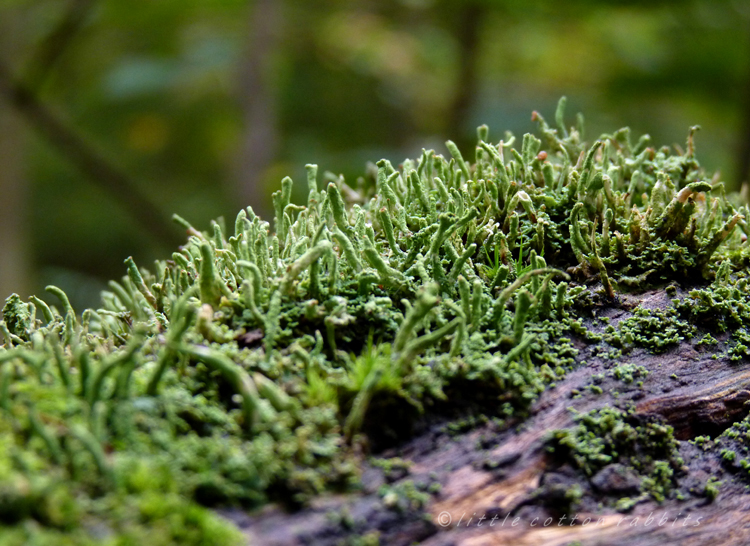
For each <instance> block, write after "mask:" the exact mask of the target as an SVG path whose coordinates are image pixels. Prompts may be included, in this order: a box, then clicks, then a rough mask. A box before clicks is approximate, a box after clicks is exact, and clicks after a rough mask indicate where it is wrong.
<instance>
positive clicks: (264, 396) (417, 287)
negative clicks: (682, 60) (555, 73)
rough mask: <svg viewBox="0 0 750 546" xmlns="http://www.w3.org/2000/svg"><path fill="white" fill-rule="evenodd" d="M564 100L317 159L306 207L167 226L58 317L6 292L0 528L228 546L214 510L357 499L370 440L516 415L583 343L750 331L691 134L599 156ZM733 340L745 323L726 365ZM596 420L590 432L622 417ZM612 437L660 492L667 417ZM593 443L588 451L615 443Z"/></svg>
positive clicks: (617, 140)
mask: <svg viewBox="0 0 750 546" xmlns="http://www.w3.org/2000/svg"><path fill="white" fill-rule="evenodd" d="M564 104H565V101H564V100H562V101H561V102H560V105H559V107H558V111H557V113H556V116H555V119H556V121H557V128H556V129H553V128H551V127H550V126H549V125H548V124H547V123H546V121H545V120H544V119H543V118H542V117H541V116H540V115H539V114H536V113H535V114H534V116H533V118H534V119H535V120H536V121H537V122H538V124H539V133H538V135H539V137H541V138H538V137H537V136H534V135H531V134H527V135H524V137H523V139H521V140H520V141H517V140H516V139H515V137H513V136H512V135H508V136H506V137H505V139H504V140H502V141H500V142H499V143H491V142H490V141H489V140H488V129H487V128H486V127H485V126H483V127H480V129H479V131H478V136H479V142H478V143H477V146H476V148H475V149H474V150H473V156H474V157H473V159H474V162H473V163H471V162H469V161H467V160H466V159H465V158H464V157H463V156H462V154H461V152H460V151H459V149H458V148H457V146H456V145H455V144H453V143H452V142H448V143H447V148H448V150H449V152H450V156H449V157H443V156H441V155H439V154H436V153H435V152H433V151H424V152H423V154H422V156H421V158H419V159H418V160H405V161H404V162H403V163H402V164H401V165H399V166H398V168H396V167H394V166H393V165H392V164H391V163H390V162H389V161H387V160H381V161H380V162H378V163H377V166H371V168H369V169H368V171H367V173H366V176H364V177H362V178H359V179H358V180H357V182H356V184H353V185H348V184H347V183H346V181H345V180H344V179H343V177H335V176H330V175H326V176H325V177H324V179H325V182H326V183H325V185H324V187H323V188H321V187H320V184H319V180H318V174H317V167H316V166H314V165H308V167H307V175H308V176H307V189H308V191H307V194H308V197H307V200H306V201H305V202H304V203H301V204H297V203H292V202H291V197H292V195H293V191H292V188H293V182H292V180H291V179H289V178H285V179H284V180H283V181H282V183H281V190H280V191H278V192H276V193H275V194H274V196H273V202H274V210H275V216H274V218H273V219H272V223H269V222H267V221H264V220H262V219H261V218H259V217H258V216H256V215H255V214H254V212H253V211H252V209H251V208H249V207H248V208H247V209H246V210H242V211H240V213H239V214H238V215H237V218H236V220H235V223H234V229H233V230H232V231H230V230H228V229H227V228H226V226H225V225H224V223H223V222H215V223H213V224H212V226H211V229H210V230H208V231H206V232H202V231H199V230H198V229H195V228H194V227H193V226H191V225H190V224H189V223H188V222H187V221H186V220H184V219H182V218H180V217H175V220H176V221H177V223H178V224H180V225H181V226H182V227H183V228H184V229H185V232H186V235H187V241H186V243H185V244H184V245H183V246H182V247H181V248H180V249H179V251H177V252H175V253H173V254H172V256H171V259H168V260H166V261H158V262H156V263H155V265H154V267H153V268H151V269H150V270H146V269H143V268H141V267H139V266H138V265H137V264H136V263H135V261H134V260H132V259H130V258H128V259H127V260H126V261H125V264H126V267H125V271H126V274H125V275H124V276H123V278H122V279H121V280H119V281H112V282H110V283H109V289H108V290H106V291H105V292H103V293H102V306H101V308H99V309H87V310H84V311H83V312H82V313H81V314H78V313H77V311H76V310H74V309H73V308H72V306H71V305H70V302H69V301H68V298H67V296H66V295H65V293H64V292H63V291H62V290H60V289H59V288H56V287H49V288H48V290H49V292H50V294H51V295H52V296H54V297H55V298H57V300H59V304H58V305H53V306H50V305H48V304H47V303H45V302H44V301H42V300H41V299H39V298H36V297H34V298H31V299H30V301H29V302H26V303H24V302H23V301H21V299H20V298H19V297H18V296H16V295H12V296H11V297H10V298H8V299H7V300H6V303H5V307H4V308H3V321H1V322H0V334H2V339H3V342H4V344H3V346H2V348H0V408H1V410H0V435H2V436H3V442H2V444H1V446H2V447H0V450H1V451H0V476H3V477H4V479H3V480H2V482H3V484H4V485H3V488H4V489H3V492H2V494H0V519H2V521H3V522H4V525H5V526H4V527H3V528H2V531H0V532H3V533H6V534H8V533H9V534H8V535H7V536H9V537H11V538H9V539H8V541H9V542H10V543H12V540H16V538H15V537H21V536H22V537H26V535H24V534H23V533H26V532H27V530H28V527H27V526H25V522H27V521H31V520H35V521H36V522H37V523H39V524H41V526H42V527H39V528H38V529H40V530H39V531H38V532H40V533H53V534H54V533H58V534H59V533H62V535H61V536H63V537H64V538H60V541H59V543H64V540H68V539H70V540H75V541H77V543H85V542H86V541H87V540H88V541H89V542H92V543H95V542H97V541H99V538H97V537H96V536H95V533H94V534H92V532H90V529H92V528H93V527H92V525H93V526H94V527H96V526H97V525H98V526H102V528H104V529H106V530H107V532H106V533H105V534H107V536H110V535H111V536H113V537H115V538H114V539H113V540H119V541H121V543H125V542H127V541H128V540H130V538H129V537H131V536H132V537H138V538H145V539H146V540H150V538H149V537H151V536H152V535H151V534H149V533H161V534H160V535H159V536H163V537H165V538H163V539H160V540H162V543H164V544H169V543H175V544H176V543H179V544H189V543H211V542H206V541H209V540H213V542H212V543H215V544H220V543H221V544H224V543H231V542H232V541H233V540H235V539H236V536H237V535H236V532H235V531H233V530H232V528H231V526H229V524H225V523H219V520H218V519H217V518H216V516H213V515H212V514H211V513H210V512H206V511H204V510H203V509H202V508H200V506H216V505H239V506H243V507H255V506H259V505H262V504H264V503H266V502H269V501H280V502H284V503H287V504H296V505H299V504H304V503H306V502H308V501H309V500H310V499H311V498H313V497H314V496H316V495H319V494H321V493H324V492H326V491H331V490H348V489H352V488H354V487H356V485H357V480H358V475H359V468H360V467H361V463H362V462H363V457H364V455H363V454H367V453H368V450H369V451H377V450H379V449H382V448H384V447H387V446H390V445H394V444H396V443H398V442H400V441H402V440H403V439H405V438H408V437H409V436H410V435H411V434H412V433H413V431H414V430H416V429H417V428H418V426H419V424H420V423H421V422H424V421H429V420H430V419H434V418H436V417H438V416H439V417H442V418H446V417H447V418H454V417H458V418H460V419H461V420H462V421H461V422H463V423H464V424H463V425H461V424H460V423H458V424H456V423H454V424H453V425H452V427H453V428H454V429H456V430H460V429H462V428H464V427H471V426H475V425H476V424H477V423H478V422H481V421H482V420H483V419H484V420H490V419H496V418H503V419H504V418H506V417H510V416H513V417H517V418H519V419H520V418H523V416H524V414H525V412H526V411H527V409H528V408H529V406H530V405H531V404H532V403H533V402H534V400H536V399H537V398H538V396H539V395H540V393H541V392H542V391H543V390H544V389H545V388H548V387H549V386H551V385H554V384H555V383H556V381H559V380H560V379H561V378H562V377H563V376H564V375H565V374H566V373H567V372H568V371H569V370H571V369H572V368H574V367H577V366H584V365H585V363H584V362H576V357H577V355H578V349H576V348H575V343H579V342H584V343H589V344H599V343H601V344H609V345H610V347H609V348H608V349H605V351H610V352H609V354H610V355H612V356H617V355H619V354H620V353H618V352H617V351H619V350H624V351H626V350H628V349H629V348H630V347H632V346H633V345H640V346H644V347H646V348H648V349H650V350H653V351H663V350H668V349H669V348H670V347H672V346H674V344H675V343H677V342H679V341H681V340H682V339H689V338H690V337H691V336H693V334H694V330H695V328H696V326H695V325H696V324H698V323H699V322H701V321H704V320H705V319H706V318H707V317H708V318H711V319H712V320H713V321H714V326H715V328H716V329H717V330H721V329H727V328H733V327H734V325H735V324H741V325H742V326H743V327H745V326H747V325H748V323H747V321H746V318H747V316H746V315H747V311H746V309H747V307H746V301H745V298H746V296H745V295H744V292H743V288H744V284H742V283H743V282H744V277H742V275H741V274H740V269H741V268H742V267H744V266H743V264H745V263H746V262H747V261H748V257H749V256H750V255H749V254H748V245H747V244H746V243H745V242H744V241H743V240H742V235H741V234H740V233H739V231H740V230H741V231H743V232H744V233H745V234H746V233H747V231H748V227H747V225H746V223H745V221H744V216H745V215H746V213H747V207H746V206H744V205H743V206H740V205H739V203H738V202H737V200H736V199H735V198H734V197H732V196H727V195H726V194H725V192H724V187H723V185H722V184H721V183H719V182H717V181H715V180H712V179H710V178H708V177H707V176H706V174H705V172H704V171H703V170H702V169H701V168H700V166H699V164H698V162H697V160H696V158H695V154H694V145H693V133H694V131H693V130H691V132H690V135H689V139H688V146H687V149H686V151H684V152H683V151H680V150H677V151H676V152H674V153H673V152H672V151H671V150H669V149H668V148H661V149H658V150H657V149H655V148H652V147H650V145H649V142H650V141H649V139H648V137H642V138H641V139H639V140H638V141H637V143H633V142H632V141H631V139H630V132H629V130H628V129H621V130H619V131H617V132H615V133H612V134H610V135H602V136H601V137H600V138H599V139H598V140H597V141H596V142H595V143H593V144H592V145H589V144H587V143H586V142H584V140H583V133H582V127H581V126H580V125H578V126H576V127H571V128H569V127H566V126H565V123H564V119H565V118H564ZM272 226H273V229H272ZM736 228H739V229H736ZM698 279H704V280H705V281H706V282H709V281H712V280H713V282H714V285H711V286H710V287H709V288H703V289H697V291H694V292H691V293H690V296H689V297H690V298H692V300H696V301H698V302H699V303H701V305H699V306H696V305H691V304H689V303H688V302H686V301H685V300H682V301H683V303H678V304H675V305H673V307H670V308H669V309H667V310H662V311H645V310H643V311H637V312H636V313H635V315H634V316H633V317H631V318H629V319H626V320H625V321H622V322H621V324H620V325H619V326H618V327H617V328H615V327H614V326H612V325H607V324H606V321H603V322H604V323H605V324H604V326H605V332H604V333H597V332H594V331H592V329H591V328H589V325H588V322H587V321H589V320H590V319H591V317H592V316H593V311H594V309H595V308H596V307H600V306H605V305H614V304H616V303H617V301H618V296H619V294H621V293H623V292H627V291H634V290H642V289H645V288H648V287H651V286H661V285H663V284H665V283H672V284H671V286H673V287H675V286H677V285H680V284H684V283H694V282H696V280H698ZM730 281H731V282H730ZM717 283H718V284H717ZM730 286H731V288H730ZM675 290H676V289H675ZM726 290H729V291H730V292H728V293H726V294H725V291H726ZM722 294H724V296H722ZM727 294H728V295H727ZM730 296H731V297H730ZM722 297H723V298H724V299H722ZM728 297H729V299H727V298H728ZM722 302H723V303H722ZM727 302H728V303H727ZM701 306H702V308H701ZM717 309H718V312H717ZM704 313H708V315H704ZM717 313H718V314H717ZM665 320H666V321H668V325H667V326H666V327H665V325H664V321H665ZM738 321H739V322H738ZM737 335H739V334H737ZM743 347H747V344H746V341H745V340H744V338H739V337H738V338H737V340H736V342H735V343H734V345H732V347H731V351H732V353H731V356H732V357H736V358H744V357H745V356H746V349H744V348H743ZM623 377H624V378H627V377H629V376H628V375H623ZM594 387H596V385H594ZM597 389H600V387H597ZM607 415H608V416H607ZM607 415H605V414H601V415H600V416H599V417H600V418H601V419H599V420H598V421H596V420H595V421H596V423H599V424H596V423H594V421H592V422H591V423H590V425H591V426H594V427H599V428H602V427H603V426H604V424H602V423H604V422H605V421H606V423H610V422H612V423H614V422H617V423H625V421H623V418H622V416H619V415H614V414H612V415H609V414H607ZM481 416H485V417H481ZM592 419H593V417H592ZM602 419H603V420H604V421H602ZM586 423H588V421H585V420H584V422H583V424H581V425H580V426H582V427H584V428H585V427H586V426H588V425H587V424H586ZM618 426H619V428H618V429H617V431H619V432H622V431H625V432H627V434H626V436H627V438H625V439H623V438H620V437H619V436H618V434H619V432H618V434H614V432H615V430H614V429H610V428H606V427H604V429H602V434H605V435H607V434H608V435H609V437H611V440H612V442H614V443H617V442H625V444H624V447H625V448H626V451H627V449H630V450H631V451H633V450H634V452H639V450H640V449H641V446H642V445H645V446H646V447H647V448H648V449H647V450H651V451H653V450H657V451H658V450H661V451H659V453H660V454H661V455H659V456H657V457H656V458H653V457H652V459H651V460H650V461H651V462H647V463H641V464H645V465H646V466H641V467H639V468H640V471H641V472H642V474H643V477H644V484H645V485H644V491H646V492H647V493H648V494H650V495H652V496H653V497H654V498H657V499H659V498H663V497H664V496H666V495H667V494H668V490H669V484H670V483H671V482H672V480H673V477H672V475H671V474H670V472H671V470H672V469H673V466H672V458H671V457H672V451H671V450H672V447H671V446H672V443H671V440H670V439H669V438H670V434H669V431H668V430H667V429H666V428H664V427H663V426H662V425H658V424H644V425H639V427H640V428H638V426H635V427H634V426H632V425H630V424H627V423H625V424H621V425H618ZM628 427H630V428H628ZM660 427H661V428H660ZM605 429H606V430H605ZM570 434H572V436H571V435H569V436H566V437H565V438H568V440H566V442H568V443H570V442H572V443H571V445H570V446H568V447H571V448H573V453H578V451H576V450H578V447H576V446H579V447H580V446H583V443H581V442H582V441H579V439H577V438H578V437H577V436H576V434H577V433H570ZM613 434H614V436H613ZM649 435H651V436H649ZM655 438H658V440H659V442H662V444H663V445H661V444H660V445H661V447H659V446H658V445H655V444H654V445H652V443H653V442H654V441H656V440H655ZM559 440H561V441H562V440H563V437H560V438H559ZM649 442H652V443H649ZM564 443H565V442H563V444H564ZM561 445H562V444H561ZM613 445H614V444H613ZM618 445H619V444H618ZM600 447H601V449H600V450H599V451H596V450H594V451H586V450H584V451H581V452H580V453H578V454H577V455H576V456H575V457H574V460H575V461H577V462H578V463H580V465H582V468H589V469H592V468H593V467H592V466H591V465H594V466H596V465H598V464H600V462H601V458H602V457H604V458H606V457H610V458H612V457H613V456H614V455H613V454H612V453H610V452H609V451H608V450H610V447H611V446H610V447H607V446H606V445H605V446H600ZM581 449H583V447H581ZM610 451H611V450H610ZM659 457H661V458H659ZM663 461H667V462H668V463H669V464H667V466H665V464H666V463H664V464H662V462H663ZM155 477H158V478H155ZM649 480H650V481H649ZM420 495H422V493H420ZM420 495H417V496H418V497H419V498H420V499H421V498H422V497H421V496H420ZM61 499H62V500H61ZM159 503H161V504H159ZM158 506H163V507H165V508H158ZM43 507H48V508H46V509H45V508H43ZM52 507H56V508H54V509H53V508H52ZM60 507H64V509H63V508H60ZM102 507H106V508H107V509H104V508H102ZM44 510H47V512H45V511H44ZM144 511H145V512H144ZM137 514H140V516H138V515H137ZM174 514H177V516H175V517H174V518H173V517H172V516H173V515H174ZM84 521H85V523H84ZM175 521H179V522H181V523H180V526H181V527H180V528H181V529H183V530H182V531H179V530H174V529H172V527H170V526H171V525H174V522H175ZM91 522H95V524H93V523H91ZM165 526H166V527H165ZM218 527H221V529H222V531H221V532H219V531H216V529H217V528H218ZM165 528H169V529H170V531H169V532H166V531H164V532H163V533H162V532H161V531H159V530H163V529H165ZM209 531H210V533H209ZM35 532H36V531H35ZM19 533H20V534H19ZM180 533H183V534H180ZM40 536H41V535H40ZM50 536H52V535H50ZM55 536H57V535H55ZM154 536H155V535H154ZM72 537H75V538H72ZM209 537H210V538H209ZM23 540H27V541H30V542H29V543H33V540H36V539H31V538H28V537H27V538H24V539H23ZM40 540H41V539H40ZM45 540H46V539H45ZM55 540H57V539H55ZM106 540H109V539H106ZM170 541H171V542H170ZM99 542H101V541H99ZM157 543H158V542H157Z"/></svg>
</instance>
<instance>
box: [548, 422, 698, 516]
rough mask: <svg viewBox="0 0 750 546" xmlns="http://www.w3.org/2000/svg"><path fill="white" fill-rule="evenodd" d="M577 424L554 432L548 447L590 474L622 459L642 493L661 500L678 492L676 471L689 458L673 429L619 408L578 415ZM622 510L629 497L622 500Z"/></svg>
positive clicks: (658, 500) (588, 475)
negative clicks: (683, 456) (684, 456)
mask: <svg viewBox="0 0 750 546" xmlns="http://www.w3.org/2000/svg"><path fill="white" fill-rule="evenodd" d="M575 420H576V422H577V423H578V424H577V425H576V426H575V427H574V428H572V429H567V430H557V431H553V432H552V433H551V434H550V438H549V440H548V444H547V449H548V450H549V451H550V452H552V453H554V454H555V456H556V457H559V458H562V459H563V460H566V461H568V462H570V463H571V464H572V465H573V466H574V467H575V468H578V469H580V470H581V471H582V472H583V473H584V474H585V475H586V476H587V477H589V478H591V477H593V476H594V475H595V474H596V473H597V472H599V471H600V470H602V469H603V468H604V467H607V466H609V465H613V464H616V463H620V464H625V465H626V466H627V467H629V468H632V469H633V470H634V472H635V475H636V476H637V477H638V480H639V484H640V485H639V488H640V491H641V492H642V494H644V495H649V496H651V497H652V498H653V499H654V500H656V501H657V502H662V501H663V500H664V499H666V498H668V497H669V496H670V495H671V494H672V492H673V491H674V490H675V486H676V483H677V481H676V477H675V471H677V470H680V469H681V467H682V465H683V460H682V459H681V458H680V457H679V455H678V450H677V447H678V442H677V440H675V438H674V435H673V430H672V427H670V426H669V425H664V424H661V423H659V422H656V421H653V422H645V423H638V422H636V421H635V420H634V419H633V417H632V416H630V415H629V414H628V413H626V412H622V411H620V410H618V409H615V408H603V409H600V410H592V411H590V412H588V413H583V414H577V415H576V416H575ZM618 502H619V504H618V507H619V508H618V509H620V508H622V506H621V505H622V503H626V504H627V500H626V499H621V500H620V501H618Z"/></svg>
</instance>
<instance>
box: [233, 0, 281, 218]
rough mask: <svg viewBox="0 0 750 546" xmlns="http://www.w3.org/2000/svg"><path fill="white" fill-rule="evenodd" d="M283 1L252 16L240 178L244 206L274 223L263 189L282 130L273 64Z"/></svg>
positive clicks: (265, 4)
mask: <svg viewBox="0 0 750 546" xmlns="http://www.w3.org/2000/svg"><path fill="white" fill-rule="evenodd" d="M282 9H283V5H282V2H281V0H257V1H256V2H255V5H254V7H253V9H252V10H251V14H250V23H249V25H248V27H249V30H250V38H249V42H248V49H247V53H246V59H245V64H244V66H243V67H242V75H241V82H240V92H241V93H242V96H241V104H242V108H243V110H244V118H245V137H244V141H243V143H242V154H241V157H240V161H239V173H238V174H237V176H236V180H237V187H236V191H235V195H236V198H237V199H238V201H239V204H240V206H241V207H246V206H248V205H250V206H252V207H253V209H254V211H255V213H256V214H258V215H259V216H261V217H262V218H263V219H264V220H268V221H270V220H271V218H270V215H271V208H270V206H269V203H270V199H269V196H267V195H266V193H265V191H264V187H263V182H264V180H265V175H266V171H267V170H268V168H269V167H270V166H271V163H272V162H273V160H274V158H275V157H276V153H277V148H278V127H277V120H276V117H277V116H276V100H275V98H274V97H275V92H274V88H273V81H272V80H273V78H272V73H271V65H272V63H273V60H274V59H273V57H274V54H275V52H276V48H277V44H278V42H279V39H280V32H281V24H282V21H281V11H282Z"/></svg>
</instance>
